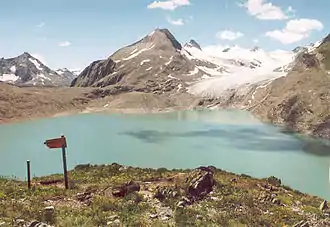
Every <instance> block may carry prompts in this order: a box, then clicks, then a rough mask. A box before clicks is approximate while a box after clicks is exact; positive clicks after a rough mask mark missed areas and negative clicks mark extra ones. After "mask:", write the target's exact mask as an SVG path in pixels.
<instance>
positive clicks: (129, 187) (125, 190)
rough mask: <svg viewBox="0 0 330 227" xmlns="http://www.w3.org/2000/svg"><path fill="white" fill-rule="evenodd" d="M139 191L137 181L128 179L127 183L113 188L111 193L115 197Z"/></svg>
mask: <svg viewBox="0 0 330 227" xmlns="http://www.w3.org/2000/svg"><path fill="white" fill-rule="evenodd" d="M138 191H140V185H139V184H138V183H135V182H132V181H130V182H129V183H128V184H124V185H122V186H120V187H119V188H117V189H114V190H113V192H112V195H113V196H115V197H124V196H126V195H128V194H130V193H132V192H138Z"/></svg>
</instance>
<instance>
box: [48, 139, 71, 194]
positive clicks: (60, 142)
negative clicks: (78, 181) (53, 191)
mask: <svg viewBox="0 0 330 227" xmlns="http://www.w3.org/2000/svg"><path fill="white" fill-rule="evenodd" d="M44 144H45V145H46V146H47V147H48V148H50V149H54V148H62V159H63V173H64V182H65V189H69V181H68V170H67V166H66V151H65V148H66V147H67V143H66V138H65V136H63V135H62V136H61V137H60V138H55V139H49V140H46V141H45V142H44Z"/></svg>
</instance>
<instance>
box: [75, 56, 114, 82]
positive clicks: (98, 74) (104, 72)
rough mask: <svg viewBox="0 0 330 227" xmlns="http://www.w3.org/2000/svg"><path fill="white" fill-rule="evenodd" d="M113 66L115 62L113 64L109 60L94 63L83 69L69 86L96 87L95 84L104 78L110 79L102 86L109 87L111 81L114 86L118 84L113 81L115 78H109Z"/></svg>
mask: <svg viewBox="0 0 330 227" xmlns="http://www.w3.org/2000/svg"><path fill="white" fill-rule="evenodd" d="M115 66H116V64H115V62H113V61H112V60H111V59H110V58H109V59H107V60H103V61H101V60H99V61H94V62H93V63H91V64H90V65H89V66H88V67H87V68H85V69H84V70H83V71H82V73H81V74H80V75H79V76H78V77H77V78H75V79H74V80H73V81H72V83H71V86H76V87H92V86H93V85H96V83H97V82H99V81H100V80H101V79H103V78H106V77H107V76H110V78H109V79H108V80H107V81H105V82H104V83H105V84H104V85H111V81H113V83H112V84H115V83H116V82H119V81H118V80H117V79H113V78H114V77H115V76H112V77H111V74H112V73H113V72H114V69H115Z"/></svg>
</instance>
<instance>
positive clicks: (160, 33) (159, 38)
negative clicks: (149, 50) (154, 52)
mask: <svg viewBox="0 0 330 227" xmlns="http://www.w3.org/2000/svg"><path fill="white" fill-rule="evenodd" d="M139 42H143V43H150V44H152V45H154V47H155V48H159V49H167V48H174V49H175V50H181V49H182V46H181V44H180V43H179V42H178V41H177V40H176V38H175V37H174V35H173V34H172V33H171V32H170V31H169V30H168V29H166V28H164V29H156V30H154V31H153V32H151V33H150V34H149V35H147V36H146V37H144V38H143V39H142V40H141V41H139ZM135 44H136V43H135ZM133 45H134V44H133Z"/></svg>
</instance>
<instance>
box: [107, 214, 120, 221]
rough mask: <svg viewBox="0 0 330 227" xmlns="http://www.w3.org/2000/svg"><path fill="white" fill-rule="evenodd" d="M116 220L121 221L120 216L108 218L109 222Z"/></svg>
mask: <svg viewBox="0 0 330 227" xmlns="http://www.w3.org/2000/svg"><path fill="white" fill-rule="evenodd" d="M116 219H119V216H118V215H112V216H109V217H108V218H107V220H109V221H114V220H116Z"/></svg>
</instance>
